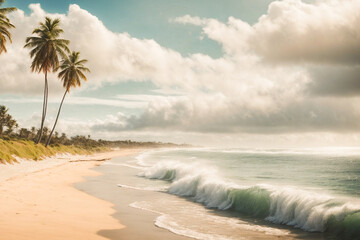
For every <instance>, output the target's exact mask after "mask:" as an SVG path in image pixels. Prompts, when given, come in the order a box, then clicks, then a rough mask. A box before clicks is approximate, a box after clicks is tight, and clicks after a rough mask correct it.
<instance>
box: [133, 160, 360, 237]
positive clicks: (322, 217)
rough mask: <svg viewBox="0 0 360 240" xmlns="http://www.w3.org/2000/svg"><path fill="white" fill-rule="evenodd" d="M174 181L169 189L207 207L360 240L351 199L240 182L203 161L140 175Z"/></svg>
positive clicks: (359, 216) (359, 217)
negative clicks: (221, 173)
mask: <svg viewBox="0 0 360 240" xmlns="http://www.w3.org/2000/svg"><path fill="white" fill-rule="evenodd" d="M139 175H140V176H143V177H146V178H150V179H161V180H165V181H169V182H171V185H170V187H169V188H168V190H167V191H168V192H169V193H171V194H175V195H178V196H183V197H191V198H192V199H193V200H194V201H196V202H199V203H202V204H204V205H205V206H206V207H209V208H215V209H219V210H230V211H236V212H239V213H241V214H245V215H248V216H252V217H257V218H263V219H266V220H267V221H270V222H273V223H277V224H286V225H290V226H294V227H296V228H301V229H303V230H305V231H310V232H335V233H337V234H341V236H343V237H345V238H349V239H358V238H360V205H358V204H355V203H352V202H351V201H350V200H342V199H338V198H336V197H332V196H328V195H323V194H317V193H313V192H309V191H304V190H300V189H297V188H290V187H274V186H270V185H254V186H247V187H245V186H239V185H237V184H235V183H233V182H231V181H227V180H225V179H224V178H222V177H221V176H220V175H219V173H218V172H217V170H216V169H212V168H208V167H207V166H202V165H200V164H191V165H189V164H186V165H185V164H183V163H179V162H160V163H158V164H156V165H154V166H153V167H150V168H148V169H146V170H145V171H144V172H142V173H141V174H139Z"/></svg>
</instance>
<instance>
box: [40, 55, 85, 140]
mask: <svg viewBox="0 0 360 240" xmlns="http://www.w3.org/2000/svg"><path fill="white" fill-rule="evenodd" d="M86 62H87V60H86V59H81V60H80V52H74V51H73V52H72V53H71V54H70V55H69V56H67V57H65V58H64V60H62V62H61V66H60V69H61V71H60V73H59V74H58V77H59V78H60V79H61V81H62V82H63V86H64V88H65V93H64V96H63V98H62V100H61V103H60V106H59V111H58V114H57V116H56V120H55V123H54V126H53V129H52V130H51V133H50V136H49V138H48V140H47V142H46V145H45V147H47V146H48V145H49V144H50V141H51V136H52V134H53V132H54V130H55V127H56V124H57V121H58V119H59V115H60V111H61V107H62V105H63V102H64V99H65V96H66V94H67V93H68V92H70V88H71V87H76V86H79V87H80V86H81V80H84V81H86V80H87V79H86V76H85V74H84V72H90V70H89V69H88V68H87V67H85V66H84V64H85V63H86Z"/></svg>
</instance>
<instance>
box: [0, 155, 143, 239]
mask: <svg viewBox="0 0 360 240" xmlns="http://www.w3.org/2000/svg"><path fill="white" fill-rule="evenodd" d="M139 151H141V150H140V149H122V150H118V151H111V152H105V153H96V154H93V155H89V156H72V157H71V158H69V157H66V156H64V157H65V159H64V158H63V159H61V158H52V159H45V160H42V161H32V160H29V161H23V162H22V163H20V164H14V165H7V164H5V165H0V173H3V174H1V176H2V178H0V192H1V193H2V194H1V197H0V212H1V216H0V232H1V234H0V239H1V240H10V239H14V240H22V239H24V240H25V239H36V240H42V239H44V240H45V239H89V240H90V239H94V240H95V239H106V238H105V237H102V236H100V235H98V234H97V233H98V231H100V230H101V229H121V228H124V227H125V226H124V225H122V224H121V223H120V222H119V220H118V219H115V218H113V217H112V216H111V215H112V214H114V212H115V210H114V209H113V204H112V203H110V202H106V201H104V200H101V199H98V198H96V197H94V196H91V195H89V194H87V193H85V192H82V191H79V190H77V189H76V188H75V187H74V186H73V185H74V184H75V183H78V182H82V181H84V176H98V175H100V174H101V173H99V172H97V171H94V170H93V169H92V168H93V167H95V166H96V165H99V162H98V161H96V160H99V159H104V158H112V157H115V156H126V155H130V154H135V153H137V152H139ZM77 160H84V161H77ZM22 164H23V165H22ZM37 164H38V165H37ZM6 172H8V173H9V172H10V173H9V174H7V175H6V174H4V173H6Z"/></svg>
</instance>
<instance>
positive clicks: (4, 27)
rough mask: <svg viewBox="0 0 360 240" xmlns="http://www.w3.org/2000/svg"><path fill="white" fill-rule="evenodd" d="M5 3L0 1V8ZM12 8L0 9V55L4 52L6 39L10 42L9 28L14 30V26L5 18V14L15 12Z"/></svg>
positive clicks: (2, 0)
mask: <svg viewBox="0 0 360 240" xmlns="http://www.w3.org/2000/svg"><path fill="white" fill-rule="evenodd" d="M4 2H5V0H0V6H1V5H2V4H3V3H4ZM16 10H17V9H16V8H14V7H10V8H0V54H1V53H2V52H6V38H7V39H9V41H10V42H12V40H11V33H10V31H9V28H14V27H15V26H14V25H12V24H11V23H10V20H9V19H8V18H7V17H6V14H8V13H10V12H13V11H16Z"/></svg>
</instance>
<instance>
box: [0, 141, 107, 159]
mask: <svg viewBox="0 0 360 240" xmlns="http://www.w3.org/2000/svg"><path fill="white" fill-rule="evenodd" d="M107 150H109V148H106V147H95V148H89V149H86V148H83V147H79V146H74V145H61V144H56V145H53V146H48V147H47V148H46V147H45V146H44V145H42V144H35V143H34V142H33V141H28V140H3V139H0V163H10V164H11V163H16V162H17V160H16V158H15V157H19V158H24V159H29V160H35V161H39V160H42V159H43V158H45V157H49V156H53V155H55V154H57V153H70V154H91V153H94V152H101V151H107Z"/></svg>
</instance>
